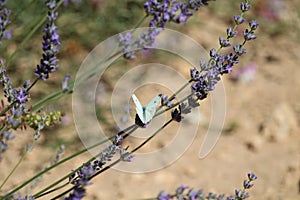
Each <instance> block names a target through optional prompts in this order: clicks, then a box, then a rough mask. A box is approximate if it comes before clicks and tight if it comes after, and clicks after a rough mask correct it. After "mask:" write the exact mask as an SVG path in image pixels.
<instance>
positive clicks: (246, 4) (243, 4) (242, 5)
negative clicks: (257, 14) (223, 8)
mask: <svg viewBox="0 0 300 200" xmlns="http://www.w3.org/2000/svg"><path fill="white" fill-rule="evenodd" d="M250 8H251V6H250V5H249V4H248V3H244V2H242V3H241V11H242V12H246V11H248V10H249V9H250Z"/></svg>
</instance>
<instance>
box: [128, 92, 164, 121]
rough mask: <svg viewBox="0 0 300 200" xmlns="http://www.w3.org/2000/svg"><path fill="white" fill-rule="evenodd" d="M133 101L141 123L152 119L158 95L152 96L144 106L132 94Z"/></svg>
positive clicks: (158, 98)
mask: <svg viewBox="0 0 300 200" xmlns="http://www.w3.org/2000/svg"><path fill="white" fill-rule="evenodd" d="M131 97H132V99H133V102H134V104H135V109H136V113H137V115H138V116H139V118H140V120H141V122H143V124H147V123H148V122H150V121H151V120H152V118H153V117H154V115H155V112H156V106H157V104H158V103H159V100H160V96H159V95H158V96H156V97H154V98H153V99H152V100H151V101H150V102H149V103H148V104H147V105H146V106H142V104H141V103H140V101H139V100H138V98H137V97H136V96H135V94H133V95H132V96H131Z"/></svg>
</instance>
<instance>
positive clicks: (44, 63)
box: [35, 0, 60, 80]
mask: <svg viewBox="0 0 300 200" xmlns="http://www.w3.org/2000/svg"><path fill="white" fill-rule="evenodd" d="M46 6H47V7H48V9H49V12H48V16H47V20H48V23H47V24H46V26H45V28H44V36H43V40H44V41H43V45H42V49H43V51H44V53H43V55H42V59H41V62H40V64H39V65H37V67H36V68H35V75H36V76H37V77H38V78H40V79H42V80H46V79H48V78H49V73H52V72H55V71H56V69H57V68H58V67H59V66H58V59H57V58H56V54H57V53H58V51H59V49H58V46H59V45H60V42H59V35H58V34H57V32H56V31H57V26H56V25H55V20H56V18H57V16H58V12H55V9H56V7H57V3H56V0H48V1H47V2H46Z"/></svg>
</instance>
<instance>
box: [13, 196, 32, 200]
mask: <svg viewBox="0 0 300 200" xmlns="http://www.w3.org/2000/svg"><path fill="white" fill-rule="evenodd" d="M17 200H34V198H33V196H25V197H24V198H18V199H17Z"/></svg>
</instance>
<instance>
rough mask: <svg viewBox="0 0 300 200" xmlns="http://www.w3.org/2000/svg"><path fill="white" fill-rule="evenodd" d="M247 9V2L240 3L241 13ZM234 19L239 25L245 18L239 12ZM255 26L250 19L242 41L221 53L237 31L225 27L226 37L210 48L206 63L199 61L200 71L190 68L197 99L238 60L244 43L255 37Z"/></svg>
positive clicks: (205, 94) (242, 52)
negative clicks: (217, 47)
mask: <svg viewBox="0 0 300 200" xmlns="http://www.w3.org/2000/svg"><path fill="white" fill-rule="evenodd" d="M246 2H248V1H246ZM249 9H250V5H249V4H248V3H241V11H242V13H244V12H246V11H248V10H249ZM234 21H235V23H236V25H240V24H241V23H243V22H244V21H245V19H244V18H243V17H242V14H241V15H240V16H235V17H234ZM257 27H258V23H257V22H256V21H254V20H252V21H250V22H249V29H245V30H244V31H243V36H244V41H243V42H242V44H236V45H233V47H232V52H233V53H232V52H230V53H228V54H225V55H222V54H221V53H219V50H220V49H221V48H226V47H230V46H232V45H231V44H230V39H231V38H233V37H235V36H237V31H235V30H234V29H232V28H230V27H229V28H227V31H226V33H227V37H226V39H224V38H221V37H220V38H219V44H220V49H219V50H218V51H217V50H215V49H214V48H213V49H211V50H210V60H209V61H208V62H207V63H206V62H204V61H201V62H200V71H198V70H197V68H196V67H195V68H193V69H191V70H190V76H191V80H192V81H193V82H194V83H193V84H192V86H191V90H192V93H193V94H195V95H196V96H197V97H198V99H199V100H202V99H204V98H206V97H207V94H208V92H209V91H212V90H214V89H215V85H216V84H217V83H218V81H220V80H221V75H223V74H227V73H230V72H231V71H232V67H233V66H234V65H236V64H237V63H238V62H239V60H238V58H239V57H240V56H241V55H243V54H245V53H246V49H245V48H244V45H245V43H246V42H247V41H250V40H253V39H255V38H256V36H255V34H254V31H255V30H256V29H257Z"/></svg>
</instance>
